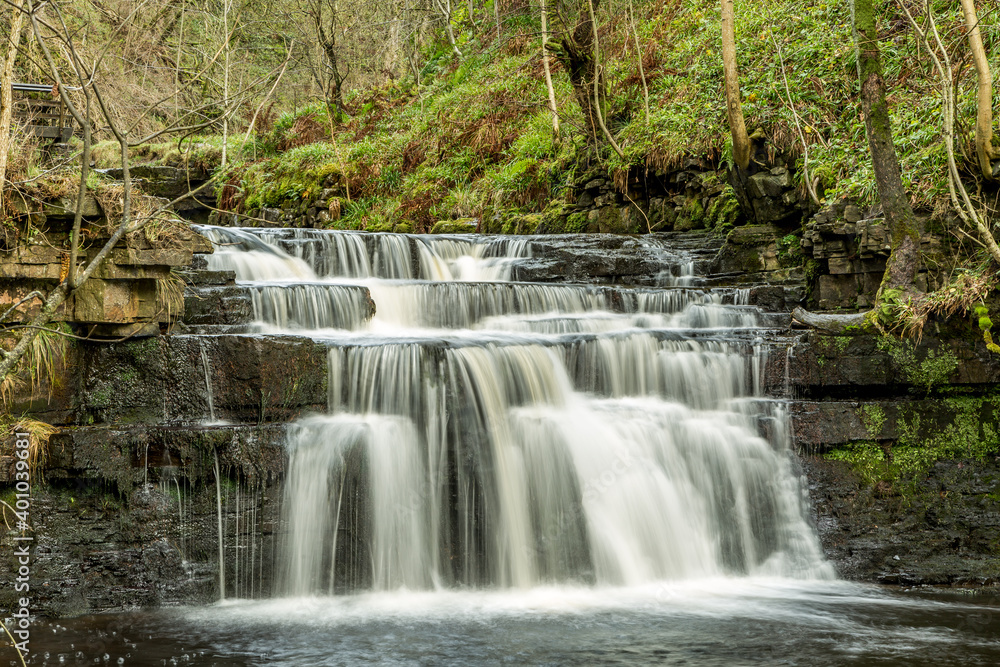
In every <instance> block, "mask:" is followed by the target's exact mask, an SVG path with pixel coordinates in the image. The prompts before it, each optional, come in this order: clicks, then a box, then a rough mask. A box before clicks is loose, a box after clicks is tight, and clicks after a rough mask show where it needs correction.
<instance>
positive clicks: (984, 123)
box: [962, 0, 998, 180]
mask: <svg viewBox="0 0 1000 667" xmlns="http://www.w3.org/2000/svg"><path fill="white" fill-rule="evenodd" d="M962 11H963V12H965V24H966V27H967V28H968V30H969V49H970V50H971V51H972V61H973V63H975V65H976V76H977V78H978V79H979V92H978V96H977V102H978V112H977V114H976V157H978V158H979V169H980V171H982V173H983V176H984V177H985V178H988V179H990V180H992V179H993V159H994V158H996V157H998V155H997V150H996V149H995V148H994V147H993V73H992V72H990V63H989V60H987V59H986V49H985V48H983V37H982V35H981V34H980V32H979V17H978V16H977V15H976V1H975V0H962Z"/></svg>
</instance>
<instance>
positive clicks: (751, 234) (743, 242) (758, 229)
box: [726, 225, 784, 246]
mask: <svg viewBox="0 0 1000 667" xmlns="http://www.w3.org/2000/svg"><path fill="white" fill-rule="evenodd" d="M782 236H784V234H782V232H781V230H780V229H778V228H777V227H775V226H774V225H745V226H743V227H737V228H736V229H734V230H733V231H731V232H729V235H728V236H726V243H727V244H730V245H737V246H760V245H767V244H769V243H774V242H775V241H777V240H778V239H780V238H781V237H782Z"/></svg>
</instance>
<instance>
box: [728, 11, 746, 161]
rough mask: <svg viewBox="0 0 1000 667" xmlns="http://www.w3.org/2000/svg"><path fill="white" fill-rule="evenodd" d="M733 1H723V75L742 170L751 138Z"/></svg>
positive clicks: (732, 129) (730, 129)
mask: <svg viewBox="0 0 1000 667" xmlns="http://www.w3.org/2000/svg"><path fill="white" fill-rule="evenodd" d="M734 20H735V18H734V15H733V0H722V73H723V75H724V77H725V81H726V114H727V115H728V116H729V131H730V132H731V133H732V135H733V162H735V163H736V166H737V167H739V168H740V169H741V170H743V171H746V170H747V167H749V166H750V137H749V136H747V126H746V122H745V121H744V120H743V105H742V104H741V103H740V79H739V74H738V72H737V71H736V26H735V25H734Z"/></svg>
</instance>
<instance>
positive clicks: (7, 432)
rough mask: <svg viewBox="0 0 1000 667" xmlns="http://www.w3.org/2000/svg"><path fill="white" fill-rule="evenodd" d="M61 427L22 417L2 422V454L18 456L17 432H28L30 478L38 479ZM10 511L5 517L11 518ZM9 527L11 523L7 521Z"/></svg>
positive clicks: (0, 451)
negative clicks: (51, 443)
mask: <svg viewBox="0 0 1000 667" xmlns="http://www.w3.org/2000/svg"><path fill="white" fill-rule="evenodd" d="M58 432H59V429H58V428H56V427H55V426H52V425H50V424H46V423H45V422H42V421H38V420H37V419H32V418H30V417H21V418H20V419H18V420H17V421H14V422H8V423H4V424H0V433H2V437H3V440H2V442H0V455H2V456H4V457H5V458H6V457H12V458H13V457H16V443H15V437H14V436H15V434H18V433H26V434H27V435H28V459H27V462H28V476H29V479H37V478H38V477H39V476H40V475H41V471H42V469H43V466H44V465H45V462H46V461H47V460H48V457H49V440H50V439H51V438H52V436H53V435H55V434H56V433H58ZM8 514H9V513H8V512H4V519H5V521H7V520H8V519H9V516H8ZM7 525H8V527H10V524H9V523H7Z"/></svg>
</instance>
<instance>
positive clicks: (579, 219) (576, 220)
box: [562, 211, 587, 234]
mask: <svg viewBox="0 0 1000 667" xmlns="http://www.w3.org/2000/svg"><path fill="white" fill-rule="evenodd" d="M562 231H563V232H566V233H569V234H578V233H580V232H585V231H587V213H586V212H585V211H578V212H576V213H570V214H569V216H568V217H567V218H566V225H565V226H564V227H563V230H562Z"/></svg>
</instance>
